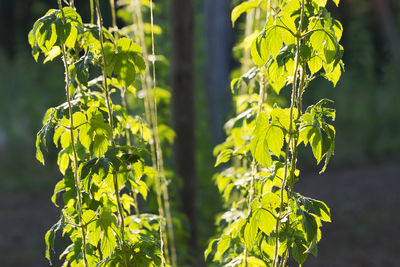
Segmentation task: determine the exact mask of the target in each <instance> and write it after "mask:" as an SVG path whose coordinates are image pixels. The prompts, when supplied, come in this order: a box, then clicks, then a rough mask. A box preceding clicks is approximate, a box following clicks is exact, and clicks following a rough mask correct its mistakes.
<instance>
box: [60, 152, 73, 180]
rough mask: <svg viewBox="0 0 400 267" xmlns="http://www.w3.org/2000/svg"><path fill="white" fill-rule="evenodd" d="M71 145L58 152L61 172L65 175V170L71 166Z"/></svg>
mask: <svg viewBox="0 0 400 267" xmlns="http://www.w3.org/2000/svg"><path fill="white" fill-rule="evenodd" d="M70 150H71V147H68V148H64V149H63V150H61V151H60V152H59V153H58V159H57V164H58V166H59V168H60V172H61V173H62V174H64V175H65V171H66V170H67V169H68V167H69V162H70V159H69V153H70Z"/></svg>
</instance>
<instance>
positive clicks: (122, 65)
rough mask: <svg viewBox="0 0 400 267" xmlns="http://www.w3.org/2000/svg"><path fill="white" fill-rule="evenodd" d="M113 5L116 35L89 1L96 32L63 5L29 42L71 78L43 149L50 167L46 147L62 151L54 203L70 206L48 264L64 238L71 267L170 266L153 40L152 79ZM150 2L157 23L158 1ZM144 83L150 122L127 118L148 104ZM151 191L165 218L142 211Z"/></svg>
mask: <svg viewBox="0 0 400 267" xmlns="http://www.w3.org/2000/svg"><path fill="white" fill-rule="evenodd" d="M110 3H111V9H112V17H113V27H112V28H111V29H110V30H107V29H106V28H104V26H103V20H102V14H101V11H100V5H99V1H98V0H96V1H95V2H94V1H91V23H84V22H83V21H82V19H81V16H80V15H79V14H78V13H77V12H76V10H75V7H74V2H73V1H70V2H69V6H67V7H62V3H61V1H59V9H58V10H54V9H52V10H49V11H48V12H47V13H46V14H45V15H44V16H43V17H42V18H40V19H39V20H38V21H37V22H36V23H35V24H34V26H33V29H32V30H31V32H30V33H29V43H30V44H31V46H32V51H33V56H34V58H35V59H36V60H38V59H39V56H40V54H44V56H45V58H44V60H43V61H44V63H46V62H48V61H52V60H53V59H55V58H56V57H58V56H60V55H61V57H62V60H63V63H64V70H65V96H66V102H65V103H63V104H61V105H59V106H57V107H53V108H50V109H48V111H47V112H46V115H45V117H44V120H43V128H42V129H41V130H40V131H39V133H38V135H37V141H36V147H37V159H38V160H39V161H41V162H42V163H43V164H44V155H43V153H42V151H43V150H45V149H46V148H47V145H46V144H47V139H52V140H53V142H54V144H55V145H56V146H57V147H58V146H60V151H59V153H58V160H57V163H58V165H59V169H60V172H61V173H62V174H63V176H64V177H63V178H62V179H61V180H60V181H59V182H58V183H57V185H56V187H55V190H54V195H53V197H52V201H53V202H54V204H55V205H57V203H58V202H57V199H58V197H59V196H62V200H63V202H64V205H63V208H62V212H61V216H60V220H59V221H58V222H57V223H56V224H55V225H54V226H53V227H52V228H51V229H50V230H49V231H48V232H47V234H46V237H45V239H46V245H47V251H46V257H47V258H48V259H49V260H50V250H51V249H52V248H54V240H55V235H56V232H61V233H62V234H63V235H67V236H68V237H69V239H70V240H71V245H69V246H68V247H67V248H66V249H65V251H64V252H63V253H62V254H61V255H60V257H61V258H63V259H64V265H65V266H67V265H71V266H82V265H83V266H94V265H111V266H143V265H146V266H159V265H161V266H163V265H165V261H167V263H168V264H169V263H170V258H169V253H168V252H169V248H168V246H166V245H167V237H166V233H165V232H166V231H165V229H166V228H165V224H166V223H165V220H164V214H165V210H166V211H167V224H168V225H169V227H168V230H169V231H168V236H169V237H170V238H173V232H172V231H173V230H172V225H171V218H170V213H169V206H167V207H164V205H163V200H164V201H165V200H166V203H168V189H167V184H166V183H167V182H166V179H165V175H164V169H163V161H162V151H161V147H160V137H159V128H158V123H157V104H156V103H157V100H156V93H155V91H156V89H155V64H154V62H155V55H154V38H152V39H153V45H152V48H153V49H152V61H151V63H152V65H153V79H151V76H150V72H149V66H148V65H149V64H148V63H149V61H148V58H147V52H145V50H143V49H142V48H141V47H140V46H139V45H138V44H137V43H135V42H134V41H133V40H132V39H131V38H130V37H129V36H127V35H125V34H124V33H123V32H122V31H119V30H118V28H117V27H116V23H115V21H116V16H115V7H114V1H110ZM145 3H147V6H148V7H150V10H151V15H152V2H151V1H150V2H146V1H145ZM138 10H139V11H140V10H141V1H138ZM95 18H97V25H95V24H93V22H94V21H95ZM153 29H154V26H153V21H152V20H151V32H152V33H153ZM143 31H144V29H143V28H142V29H139V31H138V32H137V34H138V35H140V34H142V35H143ZM139 40H140V39H139ZM141 45H143V46H144V45H145V43H144V41H143V39H142V41H141ZM144 49H145V47H144ZM142 55H144V56H146V57H145V58H143V57H142ZM139 77H144V78H142V79H141V82H142V91H141V93H142V97H141V98H143V99H144V102H145V104H144V105H145V107H146V118H142V117H141V114H134V115H131V114H129V113H128V109H127V104H126V97H127V95H128V94H129V97H137V98H138V101H141V100H140V99H139V97H138V94H139V92H137V88H139V85H140V83H139V82H138V78H139ZM118 93H119V94H118ZM113 95H114V97H112V96H113ZM143 95H144V97H143ZM112 98H117V99H119V100H120V101H121V104H116V103H114V102H113V100H112ZM163 129H164V135H163V138H166V136H168V135H169V136H170V135H171V130H170V129H168V127H167V126H164V128H163ZM150 187H154V189H155V192H156V195H157V204H158V213H159V214H158V215H156V214H147V213H140V211H139V205H138V196H141V197H142V198H143V199H144V200H146V198H147V194H148V190H149V188H150ZM172 240H173V239H172ZM172 242H173V241H172ZM173 248H174V246H173V244H172V245H171V249H173ZM173 260H174V261H175V260H176V259H175V258H174V253H173ZM174 263H175V262H174ZM174 265H176V263H175V264H174Z"/></svg>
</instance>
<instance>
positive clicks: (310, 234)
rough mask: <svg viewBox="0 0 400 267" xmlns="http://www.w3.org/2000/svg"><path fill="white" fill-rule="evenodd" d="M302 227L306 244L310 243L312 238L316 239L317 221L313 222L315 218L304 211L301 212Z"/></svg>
mask: <svg viewBox="0 0 400 267" xmlns="http://www.w3.org/2000/svg"><path fill="white" fill-rule="evenodd" d="M302 217H303V219H302V221H301V222H302V225H303V229H304V231H305V232H306V239H307V242H308V243H310V242H311V241H313V240H314V238H316V237H317V230H318V225H317V221H316V220H315V217H314V216H312V215H311V214H310V213H308V212H306V211H302Z"/></svg>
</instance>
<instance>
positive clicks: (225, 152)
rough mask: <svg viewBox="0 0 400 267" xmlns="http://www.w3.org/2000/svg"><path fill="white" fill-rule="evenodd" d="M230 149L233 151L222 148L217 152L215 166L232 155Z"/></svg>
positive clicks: (226, 160)
mask: <svg viewBox="0 0 400 267" xmlns="http://www.w3.org/2000/svg"><path fill="white" fill-rule="evenodd" d="M232 151H233V150H232V149H224V150H222V151H221V152H220V153H219V154H218V157H217V160H216V162H215V165H214V167H217V166H218V165H220V164H222V163H225V162H228V161H229V160H230V159H231V157H232Z"/></svg>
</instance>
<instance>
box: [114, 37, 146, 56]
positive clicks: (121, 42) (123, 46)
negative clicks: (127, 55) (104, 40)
mask: <svg viewBox="0 0 400 267" xmlns="http://www.w3.org/2000/svg"><path fill="white" fill-rule="evenodd" d="M116 47H117V50H118V52H133V53H142V48H140V46H139V45H138V44H136V43H135V42H133V41H132V40H130V39H128V38H126V37H123V38H120V39H118V41H117V45H116Z"/></svg>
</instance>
